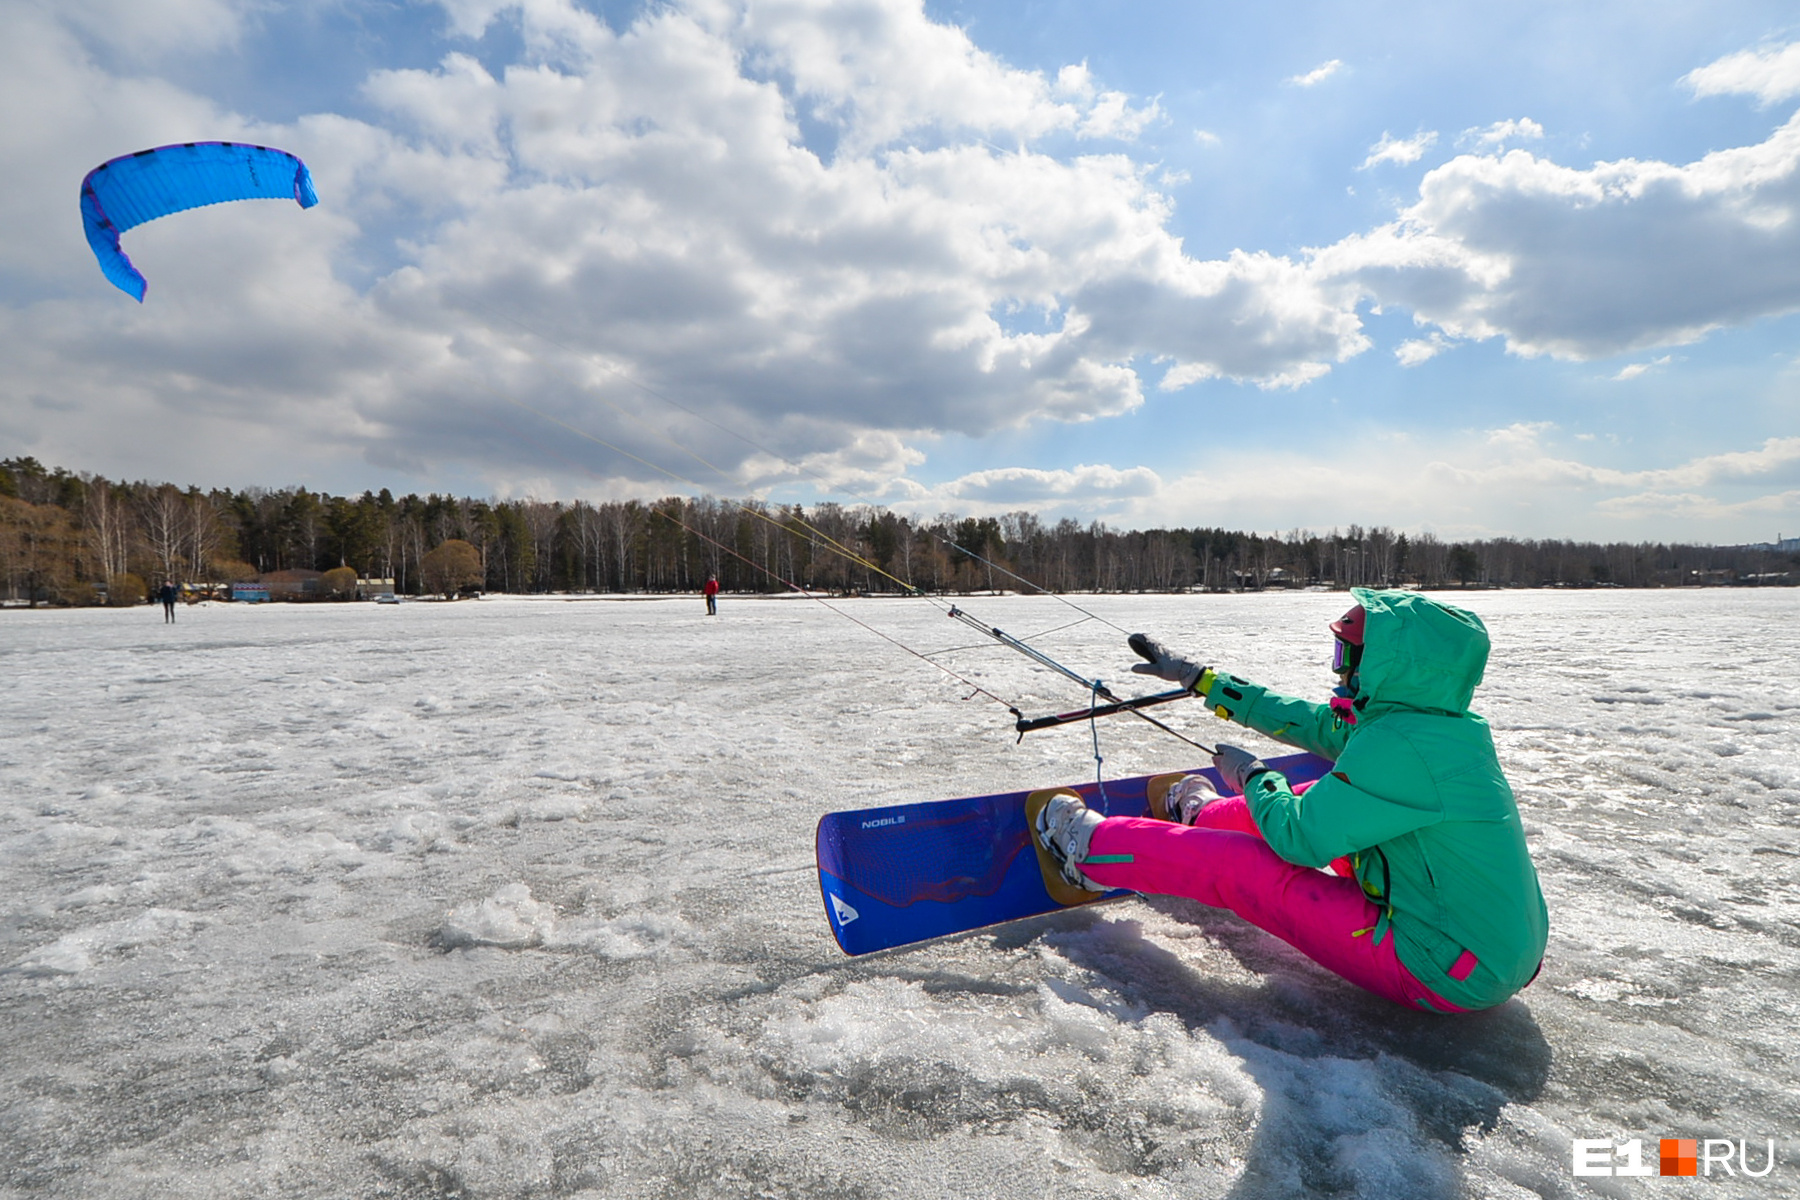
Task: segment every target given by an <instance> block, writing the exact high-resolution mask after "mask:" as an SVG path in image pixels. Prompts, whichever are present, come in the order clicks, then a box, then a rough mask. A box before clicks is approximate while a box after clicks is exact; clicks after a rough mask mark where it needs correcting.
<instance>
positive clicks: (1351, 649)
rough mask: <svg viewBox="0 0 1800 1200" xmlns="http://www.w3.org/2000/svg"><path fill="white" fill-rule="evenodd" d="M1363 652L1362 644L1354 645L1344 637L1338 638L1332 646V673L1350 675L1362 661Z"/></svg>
mask: <svg viewBox="0 0 1800 1200" xmlns="http://www.w3.org/2000/svg"><path fill="white" fill-rule="evenodd" d="M1362 652H1363V648H1362V647H1361V646H1356V645H1352V644H1351V643H1349V642H1346V641H1345V640H1344V639H1343V638H1338V639H1336V641H1335V643H1334V644H1333V646H1332V648H1331V673H1332V674H1333V675H1348V674H1349V673H1350V672H1352V671H1354V670H1356V667H1357V664H1358V663H1360V662H1362Z"/></svg>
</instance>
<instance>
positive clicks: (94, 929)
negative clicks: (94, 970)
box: [7, 908, 201, 978]
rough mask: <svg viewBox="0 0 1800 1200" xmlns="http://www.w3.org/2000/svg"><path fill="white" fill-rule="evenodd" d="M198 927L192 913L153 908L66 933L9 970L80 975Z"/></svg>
mask: <svg viewBox="0 0 1800 1200" xmlns="http://www.w3.org/2000/svg"><path fill="white" fill-rule="evenodd" d="M199 924H201V921H200V918H198V917H196V916H195V915H194V914H192V913H187V912H180V911H177V910H174V909H167V908H152V909H149V910H147V911H145V912H141V913H139V914H138V915H137V916H135V917H128V918H125V919H123V920H119V921H109V922H107V923H106V924H104V925H93V926H89V927H88V928H86V929H78V930H76V931H75V932H73V933H66V934H64V935H63V936H62V937H59V938H57V939H56V940H55V941H54V942H51V943H50V944H49V945H47V946H40V947H39V948H38V949H36V950H33V951H32V952H31V953H29V954H27V955H25V956H24V957H23V958H21V959H19V960H18V961H17V962H15V963H13V964H12V965H11V966H9V967H8V968H7V970H8V971H11V972H15V973H17V974H20V975H25V976H33V977H37V978H45V977H51V976H57V975H77V974H80V973H81V972H82V971H86V970H88V969H89V968H91V967H92V966H94V965H95V961H96V960H97V959H102V958H105V957H108V956H111V955H118V954H123V953H124V952H126V951H129V950H136V949H138V948H139V947H142V946H149V945H155V944H157V943H161V942H167V941H171V940H174V939H176V938H179V937H184V936H186V935H187V934H189V933H190V932H192V931H193V930H194V929H195V928H196V927H197V926H198V925H199Z"/></svg>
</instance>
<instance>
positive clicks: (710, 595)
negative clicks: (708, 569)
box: [700, 575, 719, 617]
mask: <svg viewBox="0 0 1800 1200" xmlns="http://www.w3.org/2000/svg"><path fill="white" fill-rule="evenodd" d="M700 592H701V594H702V595H704V596H705V597H706V615H707V616H709V617H716V616H718V615H719V577H718V576H717V575H708V576H707V577H706V586H705V587H703V588H701V589H700Z"/></svg>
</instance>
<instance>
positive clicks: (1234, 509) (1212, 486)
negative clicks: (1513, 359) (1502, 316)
mask: <svg viewBox="0 0 1800 1200" xmlns="http://www.w3.org/2000/svg"><path fill="white" fill-rule="evenodd" d="M1555 434H1556V430H1555V429H1554V427H1552V426H1549V425H1546V424H1541V423H1537V424H1516V425H1511V426H1506V427H1503V428H1499V429H1493V430H1488V431H1485V432H1483V433H1481V434H1478V435H1471V436H1462V437H1448V438H1440V439H1434V440H1425V439H1421V438H1417V437H1412V436H1408V435H1404V434H1384V435H1379V436H1375V437H1371V438H1368V439H1366V440H1364V441H1362V442H1360V443H1358V444H1340V445H1339V446H1338V447H1336V448H1335V449H1334V450H1333V451H1332V452H1331V453H1330V454H1329V455H1313V454H1308V453H1304V452H1292V451H1290V452H1281V451H1267V452H1263V453H1259V454H1258V455H1256V456H1255V457H1254V459H1253V460H1247V461H1245V462H1244V463H1243V464H1242V465H1238V464H1236V463H1234V462H1233V461H1232V460H1230V459H1226V460H1224V461H1223V462H1222V463H1209V464H1208V467H1207V469H1206V470H1205V471H1203V472H1197V473H1195V474H1193V475H1191V476H1184V477H1182V478H1179V479H1174V480H1171V481H1169V482H1168V483H1166V484H1165V485H1164V486H1162V487H1161V488H1159V489H1158V490H1157V491H1156V492H1155V493H1154V494H1152V495H1148V496H1145V497H1144V498H1142V499H1141V500H1138V501H1134V502H1133V504H1132V505H1131V506H1130V507H1129V508H1128V509H1126V510H1125V511H1124V512H1122V513H1121V514H1120V519H1122V520H1124V521H1128V522H1130V523H1134V524H1142V525H1164V526H1167V525H1173V524H1189V525H1193V524H1199V525H1224V526H1226V527H1228V528H1232V527H1235V528H1262V529H1274V528H1289V527H1293V526H1300V527H1306V528H1313V529H1322V528H1327V527H1329V526H1330V525H1332V524H1334V523H1337V524H1341V523H1343V522H1346V521H1351V520H1354V521H1357V522H1360V523H1362V524H1365V525H1366V524H1385V525H1391V526H1393V527H1395V528H1398V529H1413V530H1418V529H1431V530H1433V531H1435V532H1437V533H1438V534H1439V535H1440V536H1445V537H1480V536H1501V535H1506V536H1525V537H1569V536H1575V537H1591V538H1598V539H1614V538H1617V539H1622V540H1635V539H1637V538H1656V539H1658V540H1665V539H1668V538H1671V537H1686V538H1694V539H1696V540H1709V541H1733V540H1747V539H1748V538H1749V537H1750V536H1751V534H1752V531H1753V530H1756V529H1760V528H1761V527H1762V525H1763V524H1765V523H1766V522H1767V521H1768V520H1769V519H1770V518H1771V517H1773V516H1776V515H1786V514H1789V513H1793V512H1795V511H1796V509H1797V507H1800V489H1797V488H1796V486H1795V485H1796V484H1800V438H1776V439H1770V440H1768V441H1766V442H1765V443H1764V444H1763V445H1762V446H1761V447H1760V448H1759V449H1756V450H1751V451H1744V452H1730V453H1724V454H1713V455H1705V456H1701V457H1698V458H1695V459H1692V460H1690V461H1688V462H1686V463H1681V464H1678V465H1676V466H1673V467H1668V468H1658V469H1649V470H1635V471H1634V470H1620V469H1617V468H1612V467H1605V466H1598V465H1595V464H1591V463H1587V462H1583V461H1580V460H1579V459H1575V458H1572V457H1569V456H1568V455H1567V454H1565V453H1560V452H1558V451H1557V450H1555V449H1553V448H1552V447H1551V446H1550V445H1549V444H1548V443H1549V441H1550V439H1552V438H1553V437H1554V435H1555ZM1371 463H1380V464H1381V469H1380V470H1371V469H1370V465H1369V464H1371ZM1272 477H1274V478H1280V479H1281V480H1282V481H1283V485H1282V487H1281V488H1280V489H1279V492H1278V493H1275V492H1271V491H1270V489H1269V487H1268V480H1269V479H1270V478H1272ZM1345 497H1354V498H1355V503H1354V505H1353V506H1350V507H1347V506H1346V504H1345Z"/></svg>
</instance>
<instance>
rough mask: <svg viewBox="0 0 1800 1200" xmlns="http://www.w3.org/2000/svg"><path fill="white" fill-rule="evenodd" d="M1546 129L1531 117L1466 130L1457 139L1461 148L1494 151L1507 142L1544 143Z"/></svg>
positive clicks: (1496, 122)
mask: <svg viewBox="0 0 1800 1200" xmlns="http://www.w3.org/2000/svg"><path fill="white" fill-rule="evenodd" d="M1543 138H1544V127H1543V126H1542V125H1539V124H1538V123H1537V122H1536V121H1534V120H1532V119H1531V118H1530V117H1520V118H1518V119H1517V120H1508V121H1495V122H1494V123H1493V124H1492V125H1489V126H1487V127H1486V128H1485V129H1483V128H1475V129H1465V130H1463V134H1462V136H1461V137H1459V138H1457V139H1456V142H1457V145H1459V146H1478V147H1481V148H1484V149H1488V150H1492V149H1494V148H1495V147H1498V146H1502V145H1504V144H1505V143H1507V142H1517V141H1533V142H1537V141H1542V140H1543Z"/></svg>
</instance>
